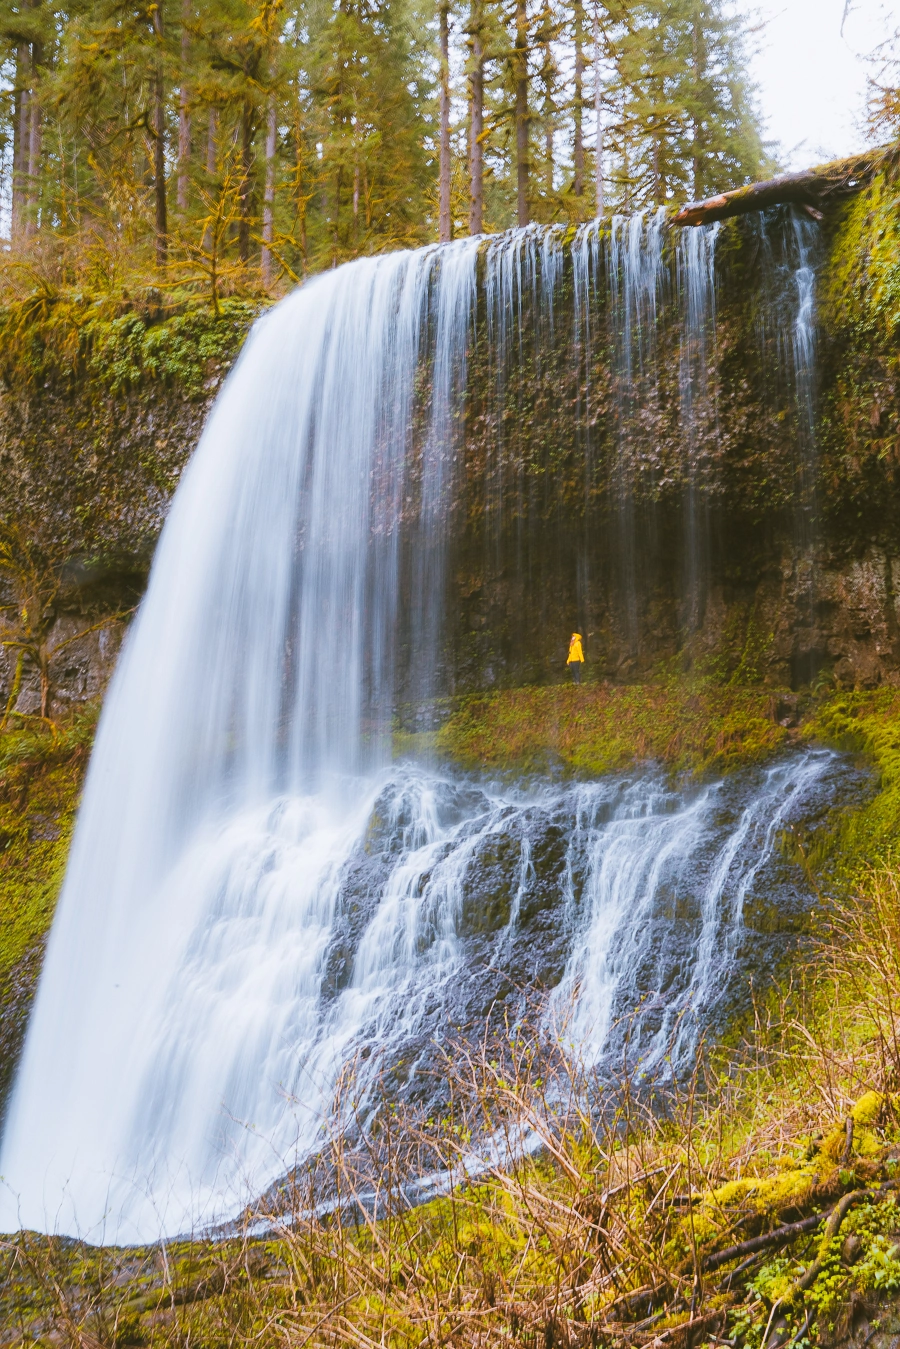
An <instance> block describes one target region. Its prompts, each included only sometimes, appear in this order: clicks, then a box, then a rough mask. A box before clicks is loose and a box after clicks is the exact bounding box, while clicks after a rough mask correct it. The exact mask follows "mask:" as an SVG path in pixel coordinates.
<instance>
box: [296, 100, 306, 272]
mask: <svg viewBox="0 0 900 1349" xmlns="http://www.w3.org/2000/svg"><path fill="white" fill-rule="evenodd" d="M294 107H295V113H294V140H295V143H296V156H297V166H296V171H295V180H294V189H295V192H296V197H297V224H298V226H299V229H300V254H301V257H302V258H303V270H304V272H305V271H306V266H307V262H308V261H309V258H308V243H307V237H306V204H307V196H306V192H305V191H304V186H305V174H304V170H305V167H306V155H305V138H304V135H303V109H302V105H301V103H300V99H299V96H298V97H297V99H296V101H295V104H294Z"/></svg>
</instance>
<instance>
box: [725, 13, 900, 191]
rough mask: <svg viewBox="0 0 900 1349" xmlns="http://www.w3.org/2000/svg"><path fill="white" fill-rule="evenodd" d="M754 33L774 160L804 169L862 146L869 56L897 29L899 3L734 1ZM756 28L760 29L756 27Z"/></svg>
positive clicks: (754, 65)
mask: <svg viewBox="0 0 900 1349" xmlns="http://www.w3.org/2000/svg"><path fill="white" fill-rule="evenodd" d="M736 8H737V9H738V10H739V11H740V12H741V13H743V14H744V16H745V17H746V19H748V20H749V21H750V22H751V24H752V25H753V26H754V27H755V28H756V29H757V31H756V32H755V33H754V35H753V38H752V39H751V40H752V41H753V42H754V43H755V45H756V48H757V50H756V53H755V55H754V58H753V62H752V67H751V69H752V74H753V76H754V78H755V80H756V82H757V84H758V86H759V102H760V105H761V108H762V111H763V113H764V114H765V117H766V122H767V130H768V135H769V137H770V138H771V139H772V140H773V141H775V142H777V145H776V147H775V151H776V155H777V157H778V159H779V160H780V162H781V163H782V164H783V166H784V167H785V168H790V169H802V168H808V167H809V166H810V165H812V164H817V163H821V162H822V161H823V160H826V159H832V158H836V157H838V156H839V155H847V154H852V153H853V151H854V150H857V149H860V148H862V147H863V145H864V144H865V136H864V132H863V129H862V125H861V122H862V117H863V112H864V109H865V99H866V72H867V66H866V62H865V60H864V57H865V56H866V55H867V54H868V53H869V52H871V51H872V49H873V48H874V47H875V46H876V45H877V43H878V42H879V41H880V40H882V39H883V38H884V37H885V36H887V34H888V32H889V31H891V30H893V29H896V28H897V27H898V26H900V0H852V2H851V8H850V13H849V14H848V17H847V20H846V22H845V24H844V31H843V35H842V34H841V19H842V17H843V13H844V0H755V3H753V2H748V0H737V5H736ZM757 25H758V26H757Z"/></svg>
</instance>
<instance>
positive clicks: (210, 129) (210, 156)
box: [206, 108, 219, 178]
mask: <svg viewBox="0 0 900 1349" xmlns="http://www.w3.org/2000/svg"><path fill="white" fill-rule="evenodd" d="M218 130H219V113H218V110H217V109H216V108H210V110H209V114H208V117H207V122H206V172H207V173H208V174H209V176H210V178H212V177H213V175H214V174H215V171H216V136H217V133H218Z"/></svg>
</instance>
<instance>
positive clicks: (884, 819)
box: [806, 688, 900, 885]
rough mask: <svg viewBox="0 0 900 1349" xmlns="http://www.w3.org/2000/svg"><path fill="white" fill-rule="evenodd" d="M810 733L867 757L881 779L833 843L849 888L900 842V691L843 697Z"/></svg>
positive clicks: (814, 721)
mask: <svg viewBox="0 0 900 1349" xmlns="http://www.w3.org/2000/svg"><path fill="white" fill-rule="evenodd" d="M806 733H807V734H808V735H809V736H810V737H812V738H815V739H818V740H821V741H823V742H824V743H825V744H829V745H833V746H834V747H835V748H836V749H841V750H845V751H849V752H850V753H861V754H864V755H865V756H866V758H867V759H868V760H869V761H870V762H871V763H872V765H873V767H874V768H875V770H876V772H877V774H878V787H879V790H878V793H877V795H876V796H875V797H874V798H873V800H871V801H870V802H869V803H868V804H867V805H865V806H863V807H862V808H861V809H859V810H854V811H853V812H851V813H849V814H848V815H846V816H845V818H844V819H843V820H842V821H841V823H840V825H839V827H838V829H837V831H836V833H835V835H834V838H833V841H832V861H833V865H834V866H835V867H836V868H837V869H838V870H839V871H840V872H841V873H842V876H843V878H844V880H845V882H846V883H849V884H851V885H852V884H854V883H856V881H857V879H858V876H859V873H860V872H861V871H862V870H868V869H869V868H870V867H872V866H873V865H877V864H879V863H884V862H887V861H888V860H889V859H890V857H891V856H892V854H893V853H894V851H895V849H896V844H897V840H898V837H900V691H898V690H897V689H893V688H881V689H876V690H873V691H871V692H865V693H841V694H838V695H836V696H835V697H833V698H831V699H829V701H828V702H826V703H825V704H824V706H822V707H821V708H820V709H819V710H818V711H817V712H816V713H815V714H814V715H813V716H812V717H811V719H810V720H809V722H808V723H807V726H806Z"/></svg>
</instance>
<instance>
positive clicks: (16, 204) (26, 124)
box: [10, 42, 31, 241]
mask: <svg viewBox="0 0 900 1349" xmlns="http://www.w3.org/2000/svg"><path fill="white" fill-rule="evenodd" d="M14 109H15V112H14V121H13V172H12V213H11V219H10V235H11V237H12V239H13V241H15V240H16V239H19V238H21V236H22V235H23V234H24V232H25V221H26V219H27V214H28V212H27V198H28V146H29V141H30V139H31V47H30V46H29V45H28V43H25V42H20V43H19V45H18V47H17V48H16V84H15V101H14Z"/></svg>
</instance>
